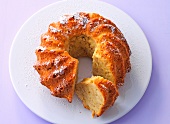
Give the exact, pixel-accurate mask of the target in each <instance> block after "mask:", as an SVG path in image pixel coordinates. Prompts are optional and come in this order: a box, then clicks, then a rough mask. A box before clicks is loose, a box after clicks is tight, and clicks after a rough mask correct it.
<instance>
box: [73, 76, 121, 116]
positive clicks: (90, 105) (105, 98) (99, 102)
mask: <svg viewBox="0 0 170 124" xmlns="http://www.w3.org/2000/svg"><path fill="white" fill-rule="evenodd" d="M75 92H76V94H77V96H78V98H79V99H80V100H82V102H83V105H84V107H85V108H86V109H89V110H90V111H92V117H94V116H97V117H99V116H101V115H102V114H103V113H104V112H105V111H106V110H107V109H108V108H109V107H111V106H112V105H113V104H114V102H115V100H116V99H117V97H118V95H119V93H118V90H117V87H116V85H115V84H113V83H112V82H111V81H109V80H106V79H104V78H103V77H100V76H93V77H91V78H85V79H84V80H83V81H81V82H80V83H78V84H76V90H75Z"/></svg>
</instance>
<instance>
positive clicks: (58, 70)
mask: <svg viewBox="0 0 170 124" xmlns="http://www.w3.org/2000/svg"><path fill="white" fill-rule="evenodd" d="M66 68H67V66H61V67H60V68H59V69H56V70H55V71H54V72H53V74H54V75H63V74H64V72H65V71H64V70H65V69H66Z"/></svg>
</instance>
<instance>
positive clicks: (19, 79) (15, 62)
mask: <svg viewBox="0 0 170 124" xmlns="http://www.w3.org/2000/svg"><path fill="white" fill-rule="evenodd" d="M81 11H82V12H96V13H99V14H100V15H103V16H104V17H106V18H108V19H110V20H112V21H113V22H115V24H116V25H117V26H118V27H119V28H120V30H121V31H122V32H123V34H124V36H125V38H126V39H127V41H128V43H129V45H130V48H131V51H132V55H131V64H132V70H131V72H130V73H128V74H127V75H126V79H125V85H124V86H123V87H121V88H120V96H119V98H118V99H117V101H116V103H115V104H114V106H113V107H111V108H110V109H109V110H107V111H106V112H105V113H104V114H103V115H102V116H101V117H98V118H94V119H92V117H91V112H90V111H88V110H86V109H85V108H84V107H83V105H82V103H81V101H80V100H79V99H78V98H77V96H76V95H75V96H74V99H73V102H72V103H68V102H67V100H65V99H60V98H56V97H53V96H52V95H50V91H49V90H48V89H47V88H46V87H44V86H43V85H41V84H40V83H39V75H38V74H37V72H36V71H35V70H34V68H33V65H34V63H35V61H36V56H35V53H34V52H35V48H36V47H37V46H38V45H39V44H40V36H41V34H42V33H44V32H46V31H47V28H48V25H49V24H50V23H52V22H56V21H58V20H59V17H60V16H61V15H64V14H74V13H76V12H81ZM81 60H82V59H81ZM81 62H82V63H83V62H84V64H82V63H81V64H80V70H79V71H80V72H81V73H80V74H79V80H81V79H82V78H83V77H86V76H89V75H88V72H89V70H88V69H87V68H91V62H89V60H87V59H84V60H82V61H81ZM84 65H86V66H84ZM9 66H10V76H11V80H12V83H13V86H14V88H15V90H16V92H17V94H18V96H19V97H20V99H21V100H22V101H23V103H24V104H25V105H26V106H27V107H28V108H29V109H30V110H32V111H33V112H34V113H35V114H37V115H38V116H40V117H42V118H43V119H45V120H47V121H49V122H52V123H69V124H75V123H78V122H79V123H81V124H100V123H109V122H112V121H115V120H116V119H118V118H120V117H122V116H123V115H125V114H126V113H128V112H129V111H130V110H131V109H132V108H133V107H134V106H135V105H136V104H137V103H138V101H139V100H140V99H141V97H142V96H143V94H144V92H145V90H146V88H147V86H148V83H149V80H150V76H151V70H152V57H151V51H150V47H149V45H148V41H147V39H146V37H145V35H144V33H143V32H142V30H141V29H140V27H139V26H138V25H137V24H136V22H135V21H134V20H133V19H132V18H130V17H129V16H128V15H127V14H125V13H124V12H122V11H121V10H119V9H118V8H116V7H114V6H112V5H109V4H107V3H104V2H101V1H95V0H87V1H85V0H84V1H82V0H68V1H62V2H57V3H54V4H52V5H49V6H47V7H45V8H43V9H41V10H40V11H38V12H37V13H36V14H34V15H33V16H32V17H31V18H29V19H28V21H26V22H25V24H24V25H23V26H22V27H21V29H20V30H19V31H18V33H17V35H16V37H15V39H14V41H13V45H12V47H11V52H10V62H9ZM86 69H87V70H86Z"/></svg>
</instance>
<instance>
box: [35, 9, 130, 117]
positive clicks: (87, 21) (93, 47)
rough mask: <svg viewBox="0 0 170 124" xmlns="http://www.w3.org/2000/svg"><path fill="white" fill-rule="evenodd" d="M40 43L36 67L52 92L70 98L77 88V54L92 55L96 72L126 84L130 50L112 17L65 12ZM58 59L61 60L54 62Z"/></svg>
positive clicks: (115, 82) (119, 83) (111, 80)
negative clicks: (57, 62) (110, 18)
mask: <svg viewBox="0 0 170 124" xmlns="http://www.w3.org/2000/svg"><path fill="white" fill-rule="evenodd" d="M40 47H41V48H42V49H38V50H36V55H37V63H36V64H35V65H34V68H35V69H36V70H37V71H38V73H39V75H40V78H41V83H42V84H43V85H45V86H46V87H47V88H49V89H50V90H51V92H52V94H53V95H55V96H58V97H63V98H67V99H68V101H69V102H71V99H72V95H73V92H74V85H75V80H76V76H77V68H78V66H77V64H78V60H77V58H78V57H83V56H85V57H90V58H92V59H93V75H94V76H101V77H103V78H105V79H107V80H109V81H110V82H112V83H113V86H117V87H119V86H122V85H123V84H124V78H125V75H126V73H127V72H129V71H130V69H131V64H130V54H131V51H130V48H129V46H128V44H127V41H126V39H125V38H124V36H123V34H122V33H121V31H120V30H119V29H118V28H117V26H116V25H115V24H114V23H113V22H112V21H110V20H109V19H106V18H104V17H102V16H100V15H99V14H96V13H84V12H78V13H76V14H74V15H64V16H62V17H61V18H60V19H59V21H58V22H54V23H51V24H50V25H49V28H48V31H47V32H46V33H44V34H42V36H41V43H40ZM56 59H57V61H58V60H60V62H59V63H60V64H55V62H54V61H55V60H56ZM44 63H45V64H44ZM47 63H48V66H46V64H47ZM49 67H50V68H51V69H50V70H48V69H49ZM61 68H62V69H61ZM60 69H61V70H65V71H64V72H65V73H64V74H63V71H61V70H60ZM60 71H61V74H60V73H59V74H58V75H56V76H54V72H57V73H58V72H60ZM88 80H90V79H88ZM98 80H100V78H98ZM102 80H103V79H102ZM104 82H105V81H104ZM106 82H108V81H106ZM83 84H84V83H83ZM91 85H93V84H91ZM102 86H105V85H102ZM109 86H110V83H109ZM96 87H97V86H96ZM110 89H111V88H110ZM114 91H115V89H113V92H114ZM101 94H102V93H101ZM115 94H116V93H115ZM109 95H110V94H109ZM103 99H104V98H103ZM110 99H113V98H112V97H110ZM111 101H112V100H111ZM96 113H98V112H96ZM97 115H100V114H99V113H98V114H97Z"/></svg>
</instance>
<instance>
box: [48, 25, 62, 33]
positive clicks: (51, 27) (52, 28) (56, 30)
mask: <svg viewBox="0 0 170 124" xmlns="http://www.w3.org/2000/svg"><path fill="white" fill-rule="evenodd" d="M49 28H50V31H51V32H52V33H57V32H61V30H58V29H57V28H55V27H53V26H50V27H49Z"/></svg>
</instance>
